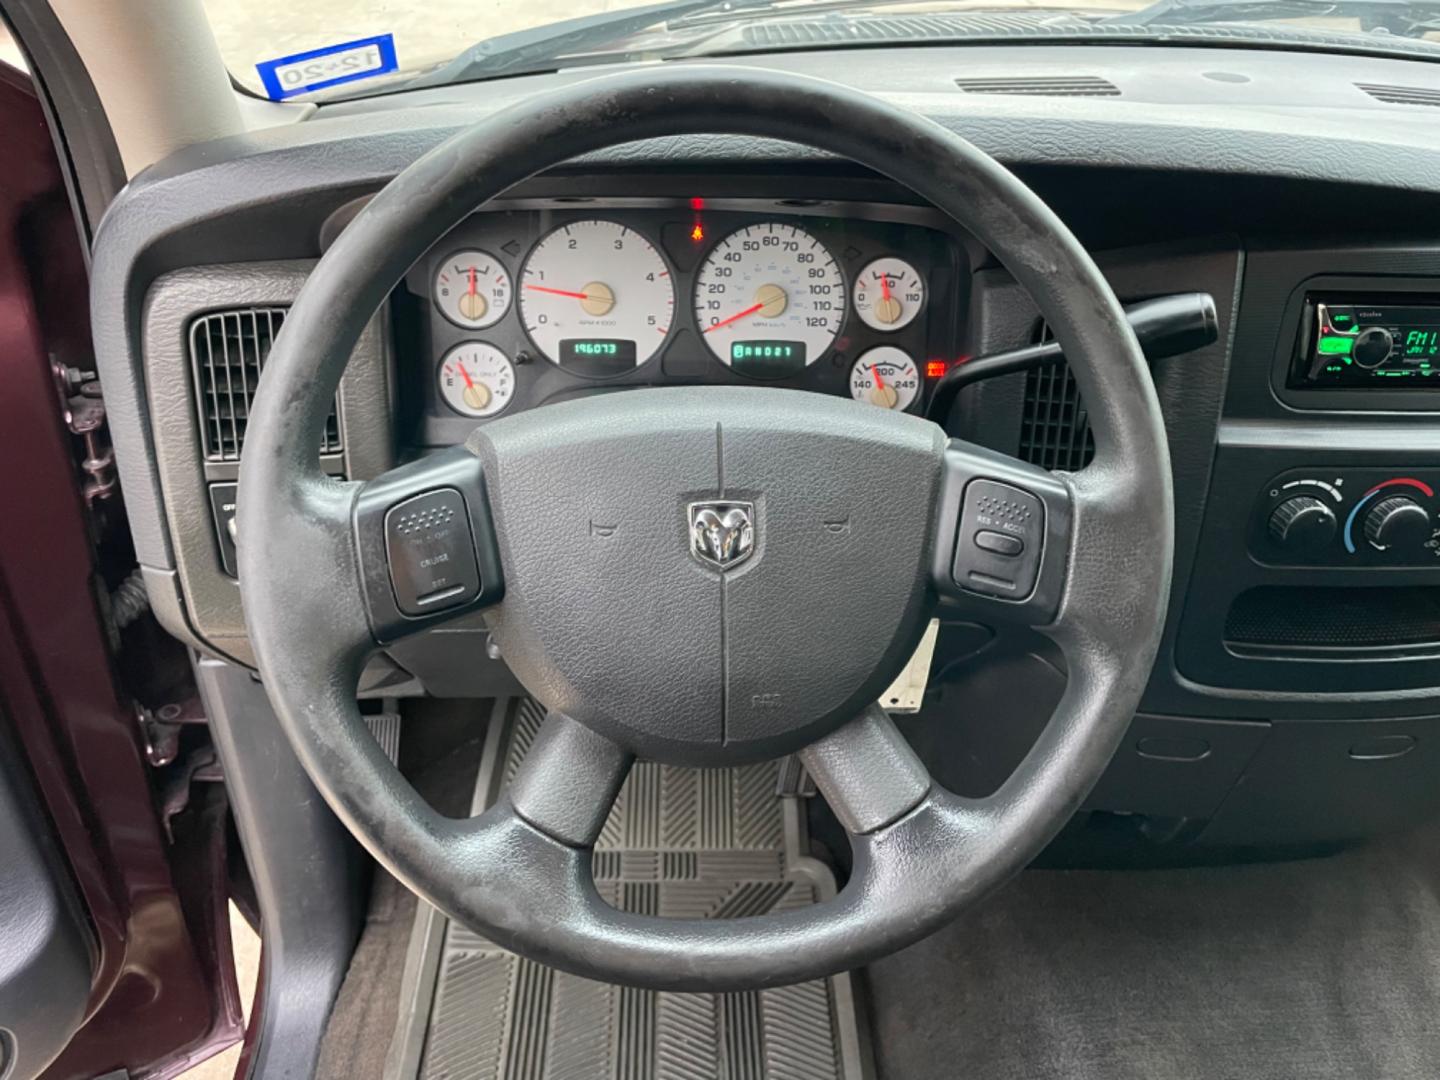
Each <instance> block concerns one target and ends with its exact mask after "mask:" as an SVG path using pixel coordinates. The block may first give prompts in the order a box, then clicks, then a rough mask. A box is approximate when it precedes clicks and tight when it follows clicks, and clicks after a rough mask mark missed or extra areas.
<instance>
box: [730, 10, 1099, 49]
mask: <svg viewBox="0 0 1440 1080" xmlns="http://www.w3.org/2000/svg"><path fill="white" fill-rule="evenodd" d="M1090 25H1091V20H1089V19H1083V18H1078V17H1076V16H1073V15H1071V14H1069V13H1068V12H1057V11H1049V10H1045V11H973V12H952V11H941V12H933V13H930V14H908V15H862V16H858V17H854V18H852V17H848V16H846V17H837V16H835V15H833V14H832V15H831V16H829V17H827V18H823V19H804V18H800V19H787V20H784V21H776V22H769V21H765V22H757V23H751V24H749V25H747V26H745V27H744V28H743V29H742V30H741V32H740V33H741V36H742V38H743V39H744V42H745V45H746V47H747V48H762V49H776V48H781V49H783V48H794V47H800V48H804V47H805V46H809V45H846V44H849V45H855V44H864V43H873V42H878V41H950V40H955V39H957V38H963V37H975V36H994V37H1013V36H1015V35H1026V34H1031V35H1033V34H1045V35H1047V36H1048V35H1050V34H1061V35H1064V34H1073V33H1077V32H1079V31H1083V30H1085V29H1086V28H1087V27H1089V26H1090Z"/></svg>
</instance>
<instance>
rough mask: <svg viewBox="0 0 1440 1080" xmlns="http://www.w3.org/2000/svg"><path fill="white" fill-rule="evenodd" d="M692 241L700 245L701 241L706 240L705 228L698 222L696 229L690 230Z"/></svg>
mask: <svg viewBox="0 0 1440 1080" xmlns="http://www.w3.org/2000/svg"><path fill="white" fill-rule="evenodd" d="M690 239H691V240H694V241H695V242H696V243H697V244H698V243H699V242H700V241H701V240H704V239H705V226H703V225H701V224H700V223H699V222H698V221H697V222H695V227H694V228H693V229H691V230H690Z"/></svg>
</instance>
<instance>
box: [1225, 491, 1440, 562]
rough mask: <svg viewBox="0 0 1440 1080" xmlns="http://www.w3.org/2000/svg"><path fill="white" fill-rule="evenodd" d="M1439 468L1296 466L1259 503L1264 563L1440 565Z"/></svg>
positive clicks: (1255, 534) (1257, 540)
mask: <svg viewBox="0 0 1440 1080" xmlns="http://www.w3.org/2000/svg"><path fill="white" fill-rule="evenodd" d="M1437 492H1440V469H1437V468H1425V469H1405V468H1394V469H1387V468H1377V467H1363V468H1361V467H1356V468H1333V467H1331V468H1324V469H1320V468H1315V469H1306V468H1299V469H1291V470H1288V471H1286V472H1283V473H1281V474H1280V475H1278V476H1276V477H1275V478H1274V479H1273V480H1271V482H1270V483H1269V484H1268V485H1267V487H1266V489H1265V491H1264V492H1263V493H1262V494H1261V496H1260V498H1259V499H1258V500H1257V501H1256V505H1255V511H1254V513H1253V515H1252V517H1251V522H1250V536H1249V547H1250V551H1251V554H1252V555H1254V556H1255V558H1256V559H1258V560H1259V561H1260V562H1262V563H1268V564H1272V565H1303V566H1393V567H1416V566H1434V567H1437V568H1440V496H1437V494H1436V493H1437Z"/></svg>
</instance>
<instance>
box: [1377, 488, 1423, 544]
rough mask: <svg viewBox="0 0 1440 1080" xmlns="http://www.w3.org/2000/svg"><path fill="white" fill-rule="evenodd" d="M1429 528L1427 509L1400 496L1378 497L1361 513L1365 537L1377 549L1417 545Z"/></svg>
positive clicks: (1420, 542) (1421, 541) (1412, 500)
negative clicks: (1372, 504) (1363, 520)
mask: <svg viewBox="0 0 1440 1080" xmlns="http://www.w3.org/2000/svg"><path fill="white" fill-rule="evenodd" d="M1430 529H1431V524H1430V511H1428V510H1426V509H1425V507H1423V506H1421V505H1420V504H1419V503H1418V502H1416V501H1415V500H1414V499H1410V498H1406V497H1405V496H1404V495H1391V496H1390V497H1389V498H1388V499H1381V500H1380V501H1379V502H1377V503H1376V504H1375V505H1374V506H1372V507H1371V508H1370V512H1369V513H1368V514H1366V515H1365V538H1366V539H1367V540H1369V541H1370V542H1371V543H1372V544H1374V545H1375V546H1376V547H1378V548H1387V549H1388V548H1397V547H1398V548H1418V547H1419V546H1420V545H1421V544H1423V543H1424V542H1425V541H1426V540H1429V539H1430Z"/></svg>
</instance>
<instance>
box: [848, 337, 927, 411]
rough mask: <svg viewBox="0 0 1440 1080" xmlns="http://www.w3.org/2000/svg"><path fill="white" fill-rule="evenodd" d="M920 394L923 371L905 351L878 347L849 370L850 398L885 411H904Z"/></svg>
mask: <svg viewBox="0 0 1440 1080" xmlns="http://www.w3.org/2000/svg"><path fill="white" fill-rule="evenodd" d="M919 393H920V369H919V368H918V367H916V366H915V361H914V360H912V359H911V358H910V355H909V354H908V353H907V352H905V350H904V349H897V348H896V347H895V346H894V345H878V346H876V347H875V348H873V349H871V350H869V351H868V352H866V353H863V354H862V355H861V356H860V359H858V360H856V361H855V366H854V367H852V368H851V369H850V396H851V397H853V398H854V399H855V400H856V401H868V402H869V403H870V404H871V405H879V406H880V407H881V408H882V409H895V410H896V411H903V410H905V409H908V408H909V407H910V404H911V403H912V402H913V401H914V400H915V397H916V395H917V394H919Z"/></svg>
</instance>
